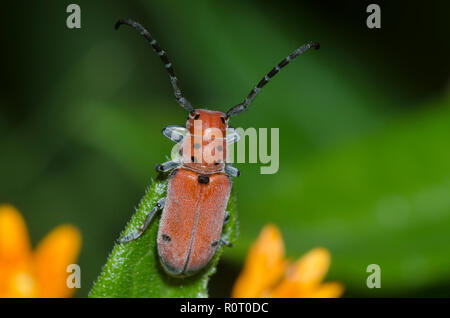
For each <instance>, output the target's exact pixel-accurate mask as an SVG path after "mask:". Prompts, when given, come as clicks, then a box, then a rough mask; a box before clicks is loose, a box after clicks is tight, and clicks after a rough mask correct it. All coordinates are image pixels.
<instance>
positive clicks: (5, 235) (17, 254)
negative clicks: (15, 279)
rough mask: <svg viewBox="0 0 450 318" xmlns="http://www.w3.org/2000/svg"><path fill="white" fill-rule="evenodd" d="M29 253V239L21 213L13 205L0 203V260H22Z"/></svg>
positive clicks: (12, 261) (28, 255)
mask: <svg viewBox="0 0 450 318" xmlns="http://www.w3.org/2000/svg"><path fill="white" fill-rule="evenodd" d="M30 255H31V245H30V239H29V237H28V232H27V227H26V224H25V221H24V219H23V217H22V215H21V214H20V213H19V211H17V210H16V209H15V208H14V207H13V206H10V205H0V262H2V263H8V264H14V263H17V262H23V261H24V260H26V259H27V258H28V257H30Z"/></svg>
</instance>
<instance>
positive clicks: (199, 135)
mask: <svg viewBox="0 0 450 318" xmlns="http://www.w3.org/2000/svg"><path fill="white" fill-rule="evenodd" d="M186 128H187V129H188V130H189V137H188V138H185V139H184V141H183V145H182V151H183V166H184V167H185V168H187V169H190V170H193V171H195V172H198V173H204V174H213V173H218V172H222V171H223V170H224V167H225V160H226V156H227V152H226V146H227V144H226V139H225V137H226V132H227V128H228V118H227V116H226V115H225V114H224V113H222V112H219V111H213V110H206V109H196V110H194V111H193V112H191V113H189V118H188V120H187V122H186Z"/></svg>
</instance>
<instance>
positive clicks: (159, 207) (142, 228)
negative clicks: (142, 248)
mask: <svg viewBox="0 0 450 318" xmlns="http://www.w3.org/2000/svg"><path fill="white" fill-rule="evenodd" d="M165 202H166V198H162V199H161V200H159V201H158V202H156V205H155V207H154V208H153V209H152V210H151V211H150V213H149V214H148V215H147V216H146V218H145V220H144V223H143V224H142V225H141V226H140V227H139V228H138V229H137V231H135V232H131V233H130V234H128V235H125V236H124V237H122V238H120V239H119V243H128V242H130V241H133V240H135V239H137V238H138V237H140V236H141V235H142V233H144V232H145V230H146V229H147V228H148V226H149V224H150V222H151V221H152V219H153V216H154V215H155V213H156V212H157V211H159V210H162V209H163V208H164V204H165Z"/></svg>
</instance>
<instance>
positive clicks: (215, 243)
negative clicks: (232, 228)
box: [211, 241, 219, 247]
mask: <svg viewBox="0 0 450 318" xmlns="http://www.w3.org/2000/svg"><path fill="white" fill-rule="evenodd" d="M218 244H219V241H214V242H212V243H211V247H216V246H217V245H218Z"/></svg>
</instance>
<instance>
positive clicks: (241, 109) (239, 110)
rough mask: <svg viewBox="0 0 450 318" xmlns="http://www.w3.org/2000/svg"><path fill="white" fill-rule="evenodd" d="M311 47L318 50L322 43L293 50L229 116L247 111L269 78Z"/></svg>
mask: <svg viewBox="0 0 450 318" xmlns="http://www.w3.org/2000/svg"><path fill="white" fill-rule="evenodd" d="M311 47H314V48H315V49H316V50H318V49H319V48H320V44H319V43H318V42H310V43H308V44H305V45H302V46H301V47H299V48H298V49H296V50H295V51H294V52H292V53H291V54H290V55H289V56H287V57H286V58H285V59H284V60H282V61H281V62H280V63H278V65H277V66H275V67H274V68H273V69H272V70H271V71H270V72H269V73H267V75H266V76H264V77H263V79H262V80H261V81H259V83H258V85H256V87H254V88H253V89H252V90H251V91H250V94H248V96H247V97H246V98H245V99H244V101H243V102H242V103H240V104H238V105H236V106H234V107H232V108H230V109H229V110H228V111H227V113H226V115H227V117H231V116H234V115H237V114H239V113H242V112H245V111H246V110H247V107H248V105H250V103H251V102H252V101H253V99H254V98H255V97H256V96H257V95H258V93H259V92H260V90H261V88H263V87H264V85H266V84H267V83H268V82H269V80H270V79H271V78H272V77H274V76H275V74H277V73H278V72H279V71H280V70H281V69H282V68H283V67H285V66H286V65H288V64H289V63H290V62H291V61H292V60H293V59H295V58H296V57H297V56H299V55H300V54H302V53H303V52H305V51H307V50H309V49H310V48H311Z"/></svg>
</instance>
